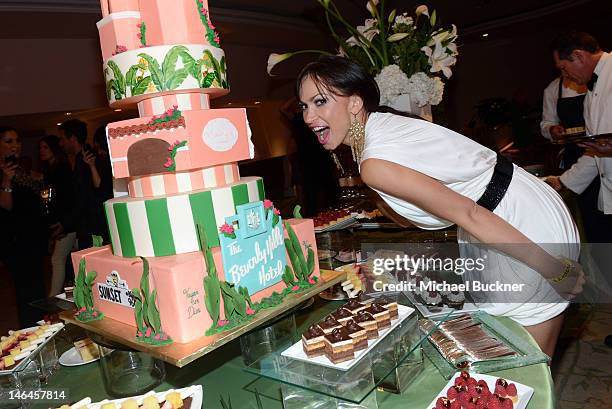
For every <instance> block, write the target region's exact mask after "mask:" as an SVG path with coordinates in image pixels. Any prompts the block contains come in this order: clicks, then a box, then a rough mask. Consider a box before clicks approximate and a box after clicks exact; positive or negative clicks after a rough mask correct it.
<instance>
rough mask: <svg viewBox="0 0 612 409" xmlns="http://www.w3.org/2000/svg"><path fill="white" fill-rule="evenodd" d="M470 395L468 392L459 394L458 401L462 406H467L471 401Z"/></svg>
mask: <svg viewBox="0 0 612 409" xmlns="http://www.w3.org/2000/svg"><path fill="white" fill-rule="evenodd" d="M469 398H470V397H469V395H468V394H467V392H464V391H461V392H459V394H458V395H457V400H458V401H459V403H461V404H462V405H465V403H467V401H468V399H469Z"/></svg>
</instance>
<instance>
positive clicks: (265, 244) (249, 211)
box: [219, 202, 287, 295]
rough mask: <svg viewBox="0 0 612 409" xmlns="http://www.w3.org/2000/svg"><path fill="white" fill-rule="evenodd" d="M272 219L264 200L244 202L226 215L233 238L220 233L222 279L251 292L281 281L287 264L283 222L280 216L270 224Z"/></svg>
mask: <svg viewBox="0 0 612 409" xmlns="http://www.w3.org/2000/svg"><path fill="white" fill-rule="evenodd" d="M273 219H274V214H273V211H272V210H271V209H270V210H269V211H268V212H267V214H266V210H265V209H264V206H263V202H254V203H247V204H244V205H240V206H237V207H236V215H235V216H232V217H227V218H226V219H225V222H226V223H227V224H228V225H230V226H232V227H233V229H234V235H235V238H234V237H230V235H227V234H219V241H220V243H221V254H222V258H223V268H224V271H225V281H227V282H229V283H234V284H235V285H236V286H238V287H246V288H247V289H248V290H249V294H251V295H253V294H255V293H256V292H258V291H260V290H263V289H264V288H266V287H269V286H271V285H273V284H276V283H278V282H280V281H281V279H282V275H283V272H284V271H285V266H286V265H287V255H286V253H285V246H284V243H285V240H284V232H283V223H282V220H281V219H280V216H279V217H278V218H277V220H278V221H277V223H276V224H275V225H273Z"/></svg>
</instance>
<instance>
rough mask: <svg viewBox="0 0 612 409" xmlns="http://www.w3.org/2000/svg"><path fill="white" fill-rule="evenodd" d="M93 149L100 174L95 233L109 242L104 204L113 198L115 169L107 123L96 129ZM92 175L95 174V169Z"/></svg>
mask: <svg viewBox="0 0 612 409" xmlns="http://www.w3.org/2000/svg"><path fill="white" fill-rule="evenodd" d="M93 151H94V154H95V169H96V172H95V173H97V175H98V176H97V179H94V188H95V198H96V205H95V206H96V209H95V210H96V211H97V213H96V220H95V223H94V226H93V229H94V234H97V235H99V236H102V238H103V239H104V242H105V243H108V242H109V240H110V236H109V233H108V224H107V223H106V216H105V214H104V206H103V205H104V202H105V201H107V200H109V199H112V198H113V170H112V168H111V161H110V154H109V151H108V141H107V139H106V125H102V126H100V127H99V128H98V129H96V132H95V133H94V136H93ZM92 175H94V172H93V171H92Z"/></svg>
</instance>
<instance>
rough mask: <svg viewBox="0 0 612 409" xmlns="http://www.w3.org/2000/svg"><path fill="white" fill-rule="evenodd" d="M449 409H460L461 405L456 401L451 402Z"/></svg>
mask: <svg viewBox="0 0 612 409" xmlns="http://www.w3.org/2000/svg"><path fill="white" fill-rule="evenodd" d="M450 409H461V403H459V402H458V401H456V400H454V401H452V402H451V406H450Z"/></svg>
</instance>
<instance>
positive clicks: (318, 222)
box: [314, 210, 352, 230]
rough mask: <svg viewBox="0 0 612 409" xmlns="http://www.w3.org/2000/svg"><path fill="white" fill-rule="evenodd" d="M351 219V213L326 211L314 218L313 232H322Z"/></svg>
mask: <svg viewBox="0 0 612 409" xmlns="http://www.w3.org/2000/svg"><path fill="white" fill-rule="evenodd" d="M351 217H352V216H351V212H349V211H348V210H326V211H324V212H321V213H319V214H318V215H317V216H316V217H315V218H314V228H315V230H322V229H325V228H327V227H331V226H333V225H335V224H338V223H340V222H343V221H345V220H346V219H350V218H351Z"/></svg>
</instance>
